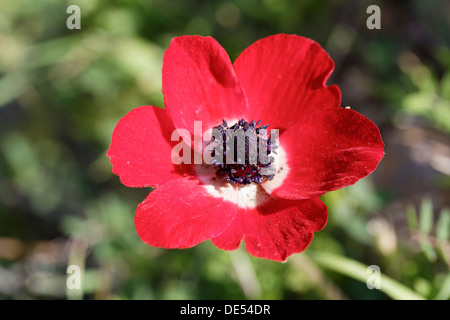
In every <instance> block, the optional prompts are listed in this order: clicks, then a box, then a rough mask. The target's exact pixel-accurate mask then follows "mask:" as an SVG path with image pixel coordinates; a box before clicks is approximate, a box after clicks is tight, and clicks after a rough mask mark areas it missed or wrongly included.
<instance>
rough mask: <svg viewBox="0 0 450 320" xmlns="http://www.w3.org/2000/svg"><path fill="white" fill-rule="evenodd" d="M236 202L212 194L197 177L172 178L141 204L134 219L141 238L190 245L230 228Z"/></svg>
mask: <svg viewBox="0 0 450 320" xmlns="http://www.w3.org/2000/svg"><path fill="white" fill-rule="evenodd" d="M236 208H237V207H236V205H234V204H233V203H232V202H228V201H223V200H221V199H219V198H214V197H212V196H211V195H209V194H208V193H207V192H206V191H205V189H204V188H203V187H202V186H201V184H200V183H199V182H198V181H197V180H193V179H188V178H183V179H177V180H173V181H169V182H167V183H165V184H163V185H161V186H160V187H158V188H156V190H154V191H152V192H151V193H150V194H149V195H148V196H147V198H146V199H145V200H144V202H142V203H141V204H139V206H138V208H137V211H136V216H135V219H134V222H135V225H136V230H137V233H138V234H139V236H140V237H141V239H142V241H144V242H146V243H148V244H150V245H152V246H155V247H164V248H189V247H192V246H195V245H197V244H199V243H200V242H202V241H204V240H207V239H210V238H211V237H214V236H216V235H218V234H220V233H221V232H223V230H224V229H225V228H227V227H228V226H229V225H230V224H231V222H232V221H233V218H234V216H235V214H236Z"/></svg>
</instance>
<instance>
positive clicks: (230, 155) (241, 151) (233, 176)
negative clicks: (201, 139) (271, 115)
mask: <svg viewBox="0 0 450 320" xmlns="http://www.w3.org/2000/svg"><path fill="white" fill-rule="evenodd" d="M260 122H261V120H259V121H258V122H257V123H256V124H255V121H252V122H250V123H249V122H247V121H245V120H244V119H240V120H239V121H238V122H237V123H235V124H234V125H232V126H228V123H227V122H226V121H225V120H223V123H222V125H218V126H215V127H214V128H213V132H212V137H211V141H214V142H215V143H216V147H215V149H214V150H212V152H211V156H212V157H214V158H213V159H212V162H211V163H212V164H213V165H214V166H216V167H217V171H216V176H217V177H218V178H220V179H223V180H225V181H228V182H230V183H232V184H241V185H247V184H251V183H252V182H254V183H257V184H260V183H262V182H264V181H266V180H272V179H273V177H274V176H275V173H276V168H275V166H274V164H273V162H274V157H272V156H270V154H271V153H274V154H276V151H275V150H276V149H277V145H276V143H275V142H276V141H275V138H276V134H275V132H274V131H271V132H270V133H268V132H267V128H268V127H269V125H261V126H259V127H258V125H259V123H260Z"/></svg>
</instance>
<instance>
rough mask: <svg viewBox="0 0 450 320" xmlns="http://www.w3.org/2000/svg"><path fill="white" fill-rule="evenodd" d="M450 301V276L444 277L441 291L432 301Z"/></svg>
mask: <svg viewBox="0 0 450 320" xmlns="http://www.w3.org/2000/svg"><path fill="white" fill-rule="evenodd" d="M449 299H450V274H449V275H447V277H445V279H444V281H443V282H442V287H441V290H439V292H438V294H437V295H436V297H434V300H449Z"/></svg>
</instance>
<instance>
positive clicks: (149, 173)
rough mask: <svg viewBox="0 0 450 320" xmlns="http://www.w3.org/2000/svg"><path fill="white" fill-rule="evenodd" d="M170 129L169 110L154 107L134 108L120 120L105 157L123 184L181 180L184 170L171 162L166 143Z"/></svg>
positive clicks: (134, 184) (170, 149) (135, 184)
mask: <svg viewBox="0 0 450 320" xmlns="http://www.w3.org/2000/svg"><path fill="white" fill-rule="evenodd" d="M171 128H173V124H172V122H171V120H170V119H169V117H168V116H167V113H166V111H165V110H164V109H161V108H157V107H153V106H145V107H139V108H135V109H133V110H131V111H130V112H129V113H128V114H126V115H125V116H124V117H123V118H122V119H120V121H119V123H118V124H117V126H116V128H115V129H114V132H113V135H112V140H111V146H110V148H109V150H108V153H107V154H106V155H107V156H108V157H110V160H111V163H112V165H113V173H114V174H117V175H119V176H120V180H121V181H122V183H123V184H125V185H126V186H129V187H147V186H157V185H159V184H162V183H164V182H166V181H169V180H173V179H178V178H180V174H182V171H181V169H182V167H181V166H175V165H174V164H173V163H172V160H171V156H170V154H171V151H172V147H171V146H170V145H169V143H168V142H167V141H170V134H171V133H172V130H171Z"/></svg>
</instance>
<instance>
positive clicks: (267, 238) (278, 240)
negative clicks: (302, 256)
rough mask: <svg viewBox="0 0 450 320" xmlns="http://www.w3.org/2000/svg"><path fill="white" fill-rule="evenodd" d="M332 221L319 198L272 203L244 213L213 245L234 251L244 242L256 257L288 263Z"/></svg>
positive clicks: (273, 200)
mask: <svg viewBox="0 0 450 320" xmlns="http://www.w3.org/2000/svg"><path fill="white" fill-rule="evenodd" d="M327 219H328V212H327V207H326V206H325V205H324V204H323V203H322V201H320V200H319V199H318V198H315V199H309V200H298V201H292V200H283V199H274V198H271V199H269V200H268V201H267V202H266V203H264V204H263V205H262V206H260V207H257V208H255V209H247V210H242V211H240V212H239V213H238V214H237V215H236V218H235V219H234V220H233V223H232V224H231V225H230V226H229V227H228V228H227V229H226V230H225V231H224V232H223V233H222V234H220V235H219V236H218V237H215V238H213V239H212V241H213V243H214V244H215V245H216V246H217V247H218V248H220V249H223V250H234V249H236V248H237V247H238V246H239V243H240V242H241V240H242V239H244V240H245V247H246V249H247V251H248V252H249V253H250V254H251V255H254V256H256V257H260V258H267V259H272V260H276V261H284V260H286V258H287V257H289V256H290V255H291V254H293V253H297V252H301V251H303V250H305V249H306V247H307V246H308V245H309V244H310V243H311V240H312V238H313V232H316V231H319V230H321V229H322V228H323V227H324V226H325V224H326V222H327Z"/></svg>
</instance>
